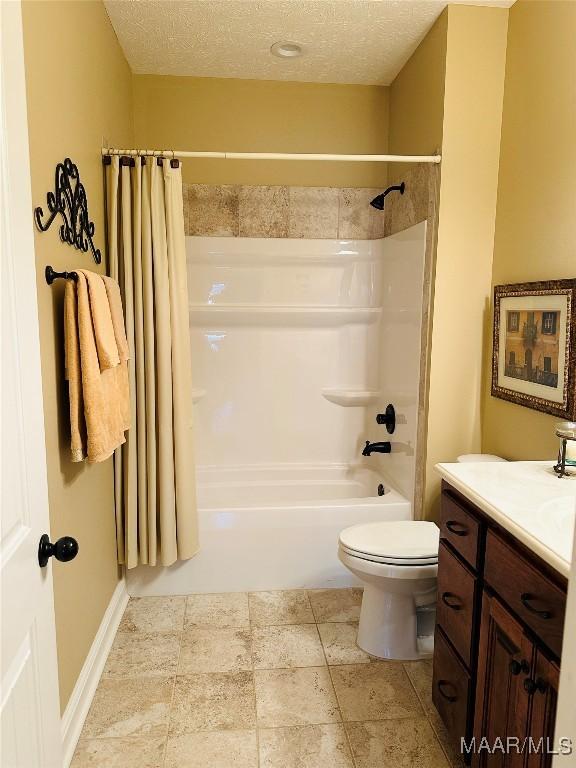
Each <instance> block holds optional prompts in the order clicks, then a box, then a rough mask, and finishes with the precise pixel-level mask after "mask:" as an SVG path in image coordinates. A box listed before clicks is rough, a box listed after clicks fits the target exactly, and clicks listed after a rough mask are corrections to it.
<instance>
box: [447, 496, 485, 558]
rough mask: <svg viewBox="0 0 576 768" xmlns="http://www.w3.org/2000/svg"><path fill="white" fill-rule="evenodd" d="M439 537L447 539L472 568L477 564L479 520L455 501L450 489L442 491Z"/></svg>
mask: <svg viewBox="0 0 576 768" xmlns="http://www.w3.org/2000/svg"><path fill="white" fill-rule="evenodd" d="M440 538H441V539H446V541H449V542H450V544H451V545H452V546H453V547H454V549H455V550H456V551H457V552H458V554H460V555H462V557H463V558H464V560H466V562H468V563H470V565H471V566H472V567H473V568H476V567H477V566H478V553H479V545H480V522H479V521H478V520H477V519H476V518H475V517H474V515H472V514H471V513H470V512H468V511H467V510H465V509H464V507H463V506H462V505H461V504H460V503H459V502H458V501H456V499H455V498H454V496H452V494H451V493H450V491H442V502H441V507H440Z"/></svg>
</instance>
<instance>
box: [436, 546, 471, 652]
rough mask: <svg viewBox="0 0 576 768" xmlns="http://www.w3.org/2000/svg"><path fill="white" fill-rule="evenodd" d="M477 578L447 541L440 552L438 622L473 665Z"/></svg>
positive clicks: (455, 646)
mask: <svg viewBox="0 0 576 768" xmlns="http://www.w3.org/2000/svg"><path fill="white" fill-rule="evenodd" d="M475 594H476V579H475V578H474V576H473V575H472V574H471V573H470V572H469V571H468V570H467V569H466V568H465V567H464V566H463V565H462V563H461V562H460V561H459V560H458V559H457V558H456V557H455V556H454V555H453V554H452V553H451V552H450V550H449V549H448V547H447V546H446V544H445V543H444V542H441V543H440V550H439V553H438V603H437V608H436V620H437V622H438V624H440V626H441V627H442V629H443V630H444V632H445V633H446V635H447V636H448V637H449V638H450V641H451V642H452V645H453V646H454V648H456V650H457V651H458V653H459V654H460V656H461V657H462V659H463V660H464V662H465V663H466V664H467V665H468V666H470V651H471V645H472V637H473V633H472V626H473V623H474V606H475V602H476V601H475Z"/></svg>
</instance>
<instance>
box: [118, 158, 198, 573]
mask: <svg viewBox="0 0 576 768" xmlns="http://www.w3.org/2000/svg"><path fill="white" fill-rule="evenodd" d="M172 165H178V167H172ZM106 201H107V216H108V253H109V259H110V273H111V275H112V277H115V278H116V279H117V280H118V281H119V282H120V287H121V289H122V295H123V298H124V309H125V313H126V332H127V336H128V343H129V346H130V361H129V373H130V394H131V407H132V422H131V423H132V427H131V429H130V430H129V432H128V433H127V442H126V444H125V445H123V446H122V447H121V448H119V449H118V450H117V451H116V454H115V457H114V476H115V499H116V532H117V541H118V561H119V562H120V563H122V564H125V565H126V566H127V567H128V568H134V567H135V566H136V565H141V564H147V565H171V564H172V563H174V562H175V561H176V560H186V559H187V558H190V557H192V556H193V555H194V554H195V552H196V551H197V549H198V531H197V516H196V489H195V473H194V458H193V445H192V382H191V364H190V343H189V330H188V327H189V326H188V290H187V278H186V252H185V242H184V218H183V210H182V173H181V168H180V164H179V163H178V164H176V163H173V164H171V163H170V161H169V160H164V161H163V162H162V164H159V163H158V161H157V158H153V157H148V158H140V157H136V158H120V157H112V158H111V163H110V165H108V166H106Z"/></svg>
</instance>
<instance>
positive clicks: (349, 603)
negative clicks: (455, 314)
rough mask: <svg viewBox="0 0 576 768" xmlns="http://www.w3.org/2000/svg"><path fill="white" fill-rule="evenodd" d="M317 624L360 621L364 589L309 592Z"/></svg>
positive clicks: (314, 590)
mask: <svg viewBox="0 0 576 768" xmlns="http://www.w3.org/2000/svg"><path fill="white" fill-rule="evenodd" d="M308 595H309V596H310V602H311V603H312V610H313V611H314V618H315V619H316V621H317V622H319V623H320V622H326V621H358V619H359V618H360V606H361V605H362V589H356V588H350V589H311V590H309V591H308Z"/></svg>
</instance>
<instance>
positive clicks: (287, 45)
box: [270, 40, 302, 59]
mask: <svg viewBox="0 0 576 768" xmlns="http://www.w3.org/2000/svg"><path fill="white" fill-rule="evenodd" d="M270 53H271V54H272V55H273V56H279V57H280V58H281V59H295V58H296V57H297V56H302V46H301V45H298V43H292V42H289V41H288V40H284V41H282V42H279V43H274V45H271V46H270Z"/></svg>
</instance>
